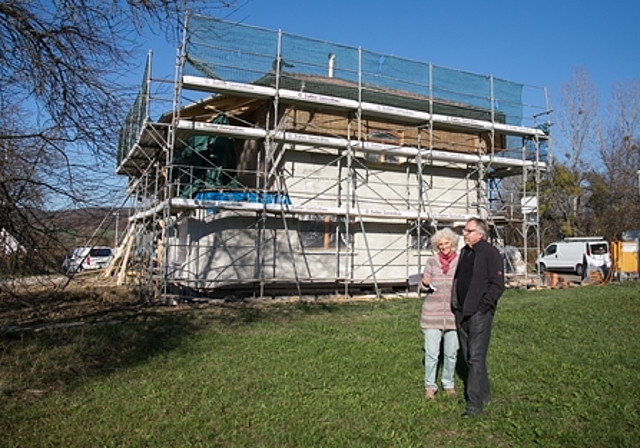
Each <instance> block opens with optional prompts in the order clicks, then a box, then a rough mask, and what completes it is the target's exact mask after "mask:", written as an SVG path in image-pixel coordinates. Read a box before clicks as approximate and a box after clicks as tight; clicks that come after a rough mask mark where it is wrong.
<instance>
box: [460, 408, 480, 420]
mask: <svg viewBox="0 0 640 448" xmlns="http://www.w3.org/2000/svg"><path fill="white" fill-rule="evenodd" d="M480 414H482V411H478V410H475V409H465V410H464V412H463V413H462V415H461V417H462V418H469V417H476V416H478V415H480Z"/></svg>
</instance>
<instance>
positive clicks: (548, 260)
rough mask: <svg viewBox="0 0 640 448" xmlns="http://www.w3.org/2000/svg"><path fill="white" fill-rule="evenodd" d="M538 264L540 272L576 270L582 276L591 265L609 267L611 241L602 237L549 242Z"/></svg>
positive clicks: (537, 261)
mask: <svg viewBox="0 0 640 448" xmlns="http://www.w3.org/2000/svg"><path fill="white" fill-rule="evenodd" d="M536 266H537V268H538V272H544V271H558V272H575V273H576V274H577V275H580V276H582V275H583V274H584V273H585V272H587V270H588V269H589V268H590V267H595V268H603V269H609V268H610V267H611V256H610V255H609V243H607V241H606V240H605V239H604V238H602V237H584V238H565V239H563V240H562V241H556V242H555V243H551V244H549V245H548V246H547V247H546V248H545V249H544V251H543V252H542V253H541V254H540V256H539V257H538V259H537V260H536Z"/></svg>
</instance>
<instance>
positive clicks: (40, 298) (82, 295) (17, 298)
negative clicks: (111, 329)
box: [0, 272, 154, 331]
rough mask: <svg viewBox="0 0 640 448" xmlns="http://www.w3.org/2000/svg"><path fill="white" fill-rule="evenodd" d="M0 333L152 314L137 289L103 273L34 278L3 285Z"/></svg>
mask: <svg viewBox="0 0 640 448" xmlns="http://www.w3.org/2000/svg"><path fill="white" fill-rule="evenodd" d="M0 288H1V289H0V331H15V330H20V329H38V328H42V327H47V326H64V325H76V324H78V323H96V322H107V321H113V320H119V319H124V318H128V317H131V316H134V315H136V314H139V313H141V312H146V311H149V310H150V309H151V308H154V307H152V306H151V305H150V304H149V303H147V302H146V301H144V300H142V299H141V298H140V297H139V295H138V292H137V288H135V287H132V286H118V285H116V284H115V281H113V280H111V279H105V278H103V277H102V276H101V275H100V273H98V272H94V273H90V274H83V275H78V276H76V277H74V278H73V279H71V280H69V279H68V278H67V277H63V276H56V277H31V278H29V279H20V280H15V281H11V282H4V283H2V284H1V285H0Z"/></svg>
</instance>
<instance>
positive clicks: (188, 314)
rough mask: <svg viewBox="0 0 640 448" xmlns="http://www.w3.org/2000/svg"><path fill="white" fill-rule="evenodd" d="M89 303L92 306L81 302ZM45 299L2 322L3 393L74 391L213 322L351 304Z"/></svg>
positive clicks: (249, 321)
mask: <svg viewBox="0 0 640 448" xmlns="http://www.w3.org/2000/svg"><path fill="white" fill-rule="evenodd" d="M31 300H32V301H34V302H37V300H34V299H33V298H32V299H31ZM85 302H88V303H89V304H90V306H84V307H79V306H78V305H79V304H80V303H85ZM39 306H40V308H39V309H35V308H37V307H34V309H33V311H32V314H33V317H32V318H30V319H23V321H22V325H17V324H12V325H11V326H7V325H6V324H5V325H3V328H2V330H3V331H2V332H0V395H4V396H5V397H14V398H19V397H21V396H25V395H31V396H34V395H35V396H42V395H46V394H47V393H50V392H53V391H64V390H69V389H72V388H74V387H75V386H77V385H78V384H79V383H82V382H83V381H86V380H87V379H88V378H91V377H99V376H105V375H109V374H111V373H112V372H114V371H117V370H121V369H128V368H131V367H134V366H136V365H140V364H143V363H145V362H147V361H148V360H149V359H151V358H153V357H155V356H158V355H162V354H163V353H167V352H171V351H173V350H176V349H178V348H180V347H181V346H184V344H188V340H189V338H192V337H193V336H195V335H197V333H198V332H199V331H202V330H204V329H207V328H212V327H215V328H218V329H220V330H222V331H233V330H235V329H239V328H241V327H244V326H248V325H254V324H257V323H260V322H264V321H267V322H273V323H276V324H282V323H287V322H293V321H295V320H297V319H302V318H304V317H305V316H308V315H313V314H322V313H334V312H337V311H338V310H340V311H341V312H344V311H345V307H344V305H338V304H319V303H318V304H316V303H312V304H305V303H302V302H300V303H287V304H280V305H256V304H248V303H230V304H222V305H220V304H217V305H211V304H191V305H180V306H178V307H170V306H150V305H146V304H143V303H140V302H139V301H137V300H130V301H126V300H121V301H119V302H118V303H105V300H104V298H101V297H98V296H96V295H92V294H91V293H89V294H87V293H85V294H84V295H82V296H80V295H78V296H76V295H74V294H69V293H66V294H65V295H64V296H59V297H58V296H51V295H49V296H48V297H47V298H42V299H41V300H40V301H39ZM16 307H17V305H14V306H13V308H16ZM347 308H348V307H347ZM45 309H46V310H47V311H45ZM5 322H6V320H5Z"/></svg>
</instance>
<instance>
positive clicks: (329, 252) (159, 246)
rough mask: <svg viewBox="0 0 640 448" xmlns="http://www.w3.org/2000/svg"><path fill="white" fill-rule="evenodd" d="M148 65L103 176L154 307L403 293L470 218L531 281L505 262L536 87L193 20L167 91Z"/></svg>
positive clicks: (531, 202) (520, 212)
mask: <svg viewBox="0 0 640 448" xmlns="http://www.w3.org/2000/svg"><path fill="white" fill-rule="evenodd" d="M151 62H152V57H151V54H150V55H149V58H148V61H147V65H146V69H145V73H144V79H143V83H142V86H141V90H140V93H139V95H138V97H137V99H136V101H135V102H134V105H133V107H132V109H131V111H130V113H129V116H128V117H127V120H126V122H125V124H124V126H123V128H122V130H121V133H120V136H119V144H118V156H117V170H116V171H117V173H118V174H121V175H126V176H128V179H129V183H128V193H129V194H130V195H131V196H132V197H134V198H135V203H136V205H135V207H136V213H135V214H134V215H133V216H132V218H131V222H130V225H129V229H128V231H127V236H126V237H125V239H124V240H123V245H125V247H124V249H123V250H121V251H120V253H121V254H122V256H121V257H120V259H119V260H118V261H117V262H118V263H119V265H118V266H119V268H118V269H119V273H118V278H119V279H122V281H125V280H124V279H125V278H126V277H127V276H131V275H133V276H134V277H135V278H137V279H138V281H140V284H141V286H144V287H145V288H147V291H148V293H149V296H150V297H153V298H155V299H159V300H174V299H185V298H196V297H208V298H215V297H229V296H242V297H244V296H247V295H251V296H279V295H289V296H290V295H298V296H302V295H306V294H311V295H321V294H345V295H351V294H363V293H371V294H375V295H377V296H380V295H381V294H383V293H386V292H394V291H395V292H397V291H400V290H405V291H406V289H407V279H408V278H409V277H410V276H411V275H412V274H415V273H417V272H420V271H421V270H422V267H423V264H424V258H425V257H426V256H427V255H430V254H431V248H430V247H429V242H428V239H429V236H430V235H431V234H433V232H434V231H435V230H437V229H438V228H440V227H442V226H450V227H453V228H454V229H455V228H458V230H459V228H460V226H462V225H464V222H465V221H466V220H467V219H468V218H470V217H472V216H477V217H482V218H484V219H487V220H488V221H489V223H490V224H491V225H492V229H493V232H492V237H493V239H494V242H495V243H496V244H497V245H498V246H499V247H501V248H502V249H503V251H504V253H505V260H507V266H506V272H507V273H511V274H514V275H515V274H517V276H518V277H519V278H520V279H524V280H525V281H526V280H527V278H528V277H529V274H528V272H529V270H527V269H526V268H525V269H524V272H522V271H521V270H520V269H519V268H518V269H516V267H515V266H513V265H512V266H509V264H511V263H510V260H512V259H513V257H511V256H509V253H510V252H513V251H515V252H517V253H519V254H521V255H522V258H523V259H524V263H525V264H526V262H527V261H531V260H533V259H535V257H536V256H537V253H538V252H539V250H540V242H539V230H538V217H537V196H538V184H539V180H540V173H541V171H543V170H545V169H546V161H547V160H546V157H547V147H548V142H549V133H548V129H549V123H548V121H544V122H542V123H538V122H537V120H538V119H539V118H540V117H545V119H546V120H548V111H549V108H548V101H547V97H546V90H545V89H542V88H537V87H532V86H528V85H524V84H519V83H514V82H510V81H506V80H502V79H498V78H495V77H493V76H485V75H476V74H471V73H467V72H463V71H459V70H452V69H447V68H443V67H439V66H437V65H434V64H431V63H422V62H416V61H411V60H407V59H403V58H398V57H395V56H389V55H383V54H380V53H375V52H370V51H367V50H364V49H362V48H360V47H357V48H356V47H348V46H343V45H338V44H334V43H329V42H325V41H319V40H314V39H310V38H306V37H301V36H296V35H292V34H288V33H285V32H282V31H274V30H267V29H262V28H256V27H252V26H248V25H245V24H238V23H232V22H227V21H223V20H218V19H215V18H211V17H205V16H199V15H190V16H189V17H188V18H187V22H186V26H185V34H184V39H183V43H182V45H181V46H180V47H179V50H178V55H177V63H176V71H175V76H174V79H173V80H172V81H162V80H157V79H155V78H154V77H153V76H152V70H151V68H152V67H151ZM154 86H155V87H154ZM154 116H155V117H156V118H153V117H154ZM125 243H126V244H125ZM517 271H518V272H517ZM532 275H533V274H532Z"/></svg>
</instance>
